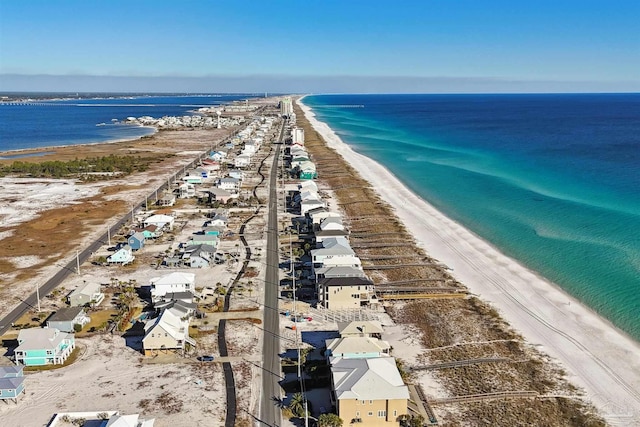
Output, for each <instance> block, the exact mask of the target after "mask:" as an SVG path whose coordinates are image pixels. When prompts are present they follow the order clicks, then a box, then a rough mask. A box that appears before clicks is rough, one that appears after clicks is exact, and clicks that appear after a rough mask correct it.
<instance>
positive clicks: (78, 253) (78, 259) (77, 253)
mask: <svg viewBox="0 0 640 427" xmlns="http://www.w3.org/2000/svg"><path fill="white" fill-rule="evenodd" d="M76 271H77V272H78V276H79V275H80V251H78V250H77V249H76Z"/></svg>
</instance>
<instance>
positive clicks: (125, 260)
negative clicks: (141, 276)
mask: <svg viewBox="0 0 640 427" xmlns="http://www.w3.org/2000/svg"><path fill="white" fill-rule="evenodd" d="M135 259H136V257H135V256H134V255H133V250H132V249H131V246H129V245H122V246H120V248H118V249H117V250H116V251H115V252H114V253H112V254H111V255H109V256H108V257H107V262H108V263H109V264H122V265H126V264H130V263H132V262H133V260H135Z"/></svg>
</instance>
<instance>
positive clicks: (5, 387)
mask: <svg viewBox="0 0 640 427" xmlns="http://www.w3.org/2000/svg"><path fill="white" fill-rule="evenodd" d="M24 392H25V391H24V372H23V367H22V366H0V399H1V400H9V399H13V400H14V401H15V402H17V400H18V396H19V395H20V394H21V393H24Z"/></svg>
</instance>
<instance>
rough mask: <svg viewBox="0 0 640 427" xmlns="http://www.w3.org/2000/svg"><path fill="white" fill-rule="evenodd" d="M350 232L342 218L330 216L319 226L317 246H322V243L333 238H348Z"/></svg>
mask: <svg viewBox="0 0 640 427" xmlns="http://www.w3.org/2000/svg"><path fill="white" fill-rule="evenodd" d="M348 235H349V232H348V231H347V230H346V229H345V227H344V225H343V224H342V217H340V216H328V217H326V218H324V219H323V220H322V221H321V222H320V224H319V225H318V227H317V229H316V231H315V233H314V237H315V241H316V245H320V246H321V245H322V242H323V241H324V240H326V239H328V238H331V237H345V238H346V237H347V236H348Z"/></svg>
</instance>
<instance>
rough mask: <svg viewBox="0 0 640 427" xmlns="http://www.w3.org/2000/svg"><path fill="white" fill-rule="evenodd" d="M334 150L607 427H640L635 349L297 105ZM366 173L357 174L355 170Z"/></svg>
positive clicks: (638, 347) (639, 359)
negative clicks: (547, 360) (576, 389)
mask: <svg viewBox="0 0 640 427" xmlns="http://www.w3.org/2000/svg"><path fill="white" fill-rule="evenodd" d="M298 103H299V105H300V106H301V108H302V109H303V111H304V112H305V115H306V117H307V119H308V120H309V121H310V122H311V124H312V126H313V127H314V129H315V130H316V131H318V132H319V133H320V135H321V136H322V137H323V138H324V139H325V141H326V142H327V144H328V145H329V146H330V147H332V148H334V149H336V150H337V151H338V152H339V153H340V154H341V155H342V156H343V158H344V159H345V160H346V161H347V162H348V163H350V164H351V165H352V166H354V167H355V166H358V168H357V169H358V170H359V172H360V174H361V175H362V177H363V178H364V179H366V180H367V181H368V182H369V183H371V185H372V187H373V188H374V189H375V190H376V191H377V192H378V194H379V195H380V196H381V197H382V198H383V199H384V200H386V201H387V202H388V203H389V204H390V205H391V206H392V207H393V208H394V209H395V212H396V214H397V216H398V217H399V218H400V219H401V220H402V222H403V223H404V225H405V226H406V227H407V229H408V230H411V231H412V233H413V235H414V237H415V239H416V241H417V243H418V244H419V245H420V246H421V247H423V249H424V250H425V251H426V252H427V253H428V254H429V255H431V256H432V257H434V258H436V259H438V260H439V261H441V262H443V263H445V264H446V265H448V266H449V267H450V268H451V269H452V272H451V274H452V275H453V276H455V278H456V279H457V280H459V281H460V282H462V283H464V284H465V285H466V286H467V287H468V288H469V289H470V291H471V292H472V293H474V294H476V295H478V296H479V297H480V298H482V299H483V300H485V301H488V302H490V303H491V304H493V305H494V307H495V308H496V309H498V310H499V311H500V312H501V313H502V315H503V316H504V317H505V319H506V320H507V321H508V322H509V323H510V324H511V325H512V326H513V327H514V328H515V329H516V330H517V331H518V332H519V333H520V334H522V335H523V336H524V337H525V339H526V340H527V341H528V342H529V343H531V344H533V345H535V346H538V347H539V348H540V349H541V350H542V351H543V352H545V353H547V354H549V355H550V356H552V357H554V358H556V359H557V360H558V361H559V362H560V363H561V364H562V365H563V366H564V367H565V368H566V370H567V373H568V376H569V379H570V381H572V382H573V383H574V384H576V385H578V386H580V387H582V388H583V389H584V390H585V392H586V397H587V399H588V400H590V401H591V402H592V403H593V404H594V405H595V406H596V407H597V408H598V409H599V410H600V411H601V414H602V415H603V416H604V417H605V418H606V419H607V421H608V422H609V423H611V424H612V425H624V426H628V425H640V344H639V343H637V342H636V341H634V340H633V339H631V338H630V337H628V336H627V335H625V334H624V333H622V332H621V331H619V330H618V329H616V328H615V327H614V326H612V325H611V324H610V323H609V322H608V321H606V320H605V319H603V318H602V317H600V316H599V315H597V314H596V313H595V312H593V311H592V310H591V309H589V308H588V307H586V306H585V305H584V304H582V303H580V302H579V301H577V300H576V299H574V298H573V297H571V296H570V295H568V294H567V293H566V292H564V291H563V290H561V289H560V288H559V287H558V286H556V285H554V284H553V283H551V282H549V281H548V280H546V279H544V278H542V277H540V276H539V275H537V274H536V273H534V272H532V271H530V270H528V269H527V268H525V267H524V266H522V265H521V264H519V263H518V262H517V261H516V260H514V259H511V258H509V257H508V256H506V255H504V254H502V253H501V252H500V251H499V250H498V249H496V248H495V247H493V246H491V245H490V244H489V243H487V242H485V241H484V240H482V239H481V238H479V237H478V236H476V235H475V234H473V233H472V232H470V231H469V230H467V229H466V228H464V227H462V226H461V225H459V224H458V223H456V222H454V221H452V220H451V219H449V218H447V217H446V216H445V215H443V214H442V213H440V212H439V211H438V210H436V209H435V208H434V207H433V206H431V205H430V204H429V203H427V202H425V201H424V200H422V199H421V198H419V197H418V196H416V195H415V194H413V193H412V192H411V191H409V190H408V189H407V188H406V187H405V186H404V185H403V184H402V183H401V182H400V181H399V180H398V179H397V178H396V177H395V176H393V175H392V174H391V173H390V172H389V171H388V170H386V169H385V168H384V167H383V166H381V165H380V164H378V163H376V162H375V161H373V160H371V159H370V158H368V157H365V156H363V155H361V154H358V153H356V152H355V151H353V150H352V149H351V148H350V147H349V146H348V145H347V144H345V143H344V142H343V141H342V140H341V139H340V137H338V136H337V135H336V134H335V132H333V130H332V129H330V128H329V126H327V125H326V124H325V123H322V122H319V121H318V120H317V119H316V118H315V114H314V113H313V112H312V111H311V109H310V108H309V107H307V106H305V105H304V104H302V102H298ZM363 165H364V166H365V167H362V166H363Z"/></svg>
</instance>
